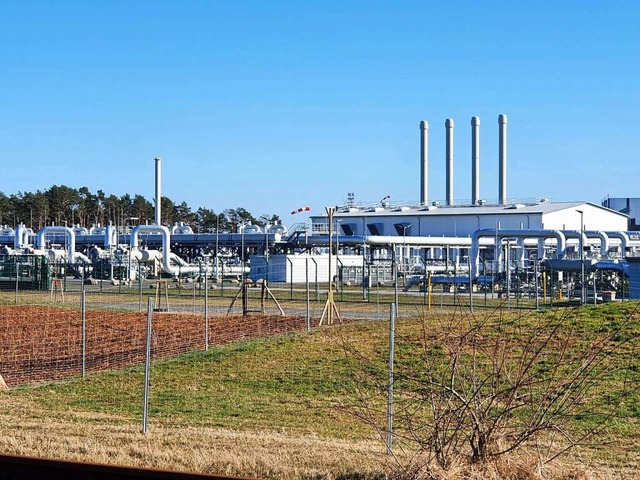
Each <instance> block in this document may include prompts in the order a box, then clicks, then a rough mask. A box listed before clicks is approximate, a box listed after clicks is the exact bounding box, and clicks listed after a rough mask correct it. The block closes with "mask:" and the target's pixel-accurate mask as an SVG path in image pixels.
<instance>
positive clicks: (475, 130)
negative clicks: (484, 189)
mask: <svg viewBox="0 0 640 480" xmlns="http://www.w3.org/2000/svg"><path fill="white" fill-rule="evenodd" d="M479 201H480V118H478V117H471V205H477V204H478V202H479Z"/></svg>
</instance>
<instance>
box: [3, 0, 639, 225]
mask: <svg viewBox="0 0 640 480" xmlns="http://www.w3.org/2000/svg"><path fill="white" fill-rule="evenodd" d="M0 40H1V41H0V165H1V171H0V179H1V181H0V191H3V192H4V193H6V194H11V193H17V192H18V191H35V190H38V189H45V188H48V187H50V186H51V185H54V184H58V185H60V184H65V185H68V186H71V187H75V188H79V187H81V186H87V187H88V188H89V189H90V190H91V191H93V192H95V191H96V190H98V189H102V190H104V191H105V192H106V193H114V194H117V195H122V194H124V193H130V194H135V193H140V194H142V195H144V196H146V197H147V198H148V199H150V200H151V199H152V198H153V191H154V179H153V175H154V162H153V158H154V157H155V156H161V157H162V158H163V159H164V163H163V173H164V178H163V193H164V194H165V195H166V196H169V197H170V198H172V199H173V200H174V201H178V202H180V201H183V200H184V201H186V202H188V203H189V204H190V205H191V206H192V207H193V208H194V209H195V208H197V207H200V206H202V207H208V208H212V209H213V210H215V211H220V210H223V209H226V208H236V207H239V206H242V207H245V208H247V209H248V210H249V211H250V212H252V213H253V214H254V215H256V216H259V215H261V214H263V213H268V214H271V213H276V214H279V215H280V216H281V217H282V219H283V221H284V222H285V224H291V223H293V221H294V220H298V219H297V218H292V217H291V215H290V211H291V210H292V209H294V208H296V207H299V206H303V205H309V206H310V207H311V208H312V211H311V213H312V214H318V213H321V212H322V211H323V207H324V206H327V205H335V204H339V203H342V202H343V201H345V200H346V196H347V193H348V192H354V193H355V195H356V200H358V201H376V200H379V199H381V198H382V197H384V196H385V195H391V197H392V200H397V201H402V200H404V201H408V202H411V201H414V202H416V201H418V200H419V196H420V193H419V186H420V182H419V122H420V120H428V121H429V123H430V180H429V190H430V192H429V197H430V198H429V199H430V200H436V199H443V198H444V197H445V186H444V143H445V142H444V121H445V119H446V118H448V117H450V118H453V119H454V121H455V124H456V129H455V166H454V171H455V187H454V197H455V198H457V199H458V198H459V199H468V198H470V196H471V194H470V144H471V141H470V135H471V133H470V131H471V130H470V118H471V116H473V115H477V116H479V117H480V120H481V127H480V129H481V142H480V144H481V153H480V162H481V182H480V196H481V198H487V199H495V198H496V197H497V188H498V186H497V185H498V179H497V141H498V125H497V117H498V114H500V113H506V114H507V115H508V118H509V134H508V137H509V148H508V162H509V164H508V165H509V166H508V192H507V194H508V197H509V198H530V197H540V196H546V197H550V198H551V199H553V200H558V201H561V200H562V201H564V200H588V201H592V202H596V203H599V202H600V200H601V198H602V197H604V196H606V195H610V196H614V197H615V196H620V197H624V196H636V197H637V196H640V192H639V191H638V184H639V181H640V163H639V162H638V152H639V151H640V89H639V88H638V84H639V81H640V2H637V1H625V0H622V1H616V2H604V1H589V0H581V1H562V2H558V1H535V2H532V1H527V2H524V1H515V2H504V1H495V2H494V1H466V2H465V1H458V2H436V1H404V2H403V1H398V2H392V1H375V0H374V1H372V0H368V1H344V0H343V1H327V0H324V1H204V0H202V1H187V0H183V1H140V0H136V1H134V2H132V1H113V0H111V1H106V0H105V1H86V0H83V1H64V0H60V1H56V2H51V1H23V2H5V3H3V5H2V14H1V15H0Z"/></svg>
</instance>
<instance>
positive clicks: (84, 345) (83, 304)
mask: <svg viewBox="0 0 640 480" xmlns="http://www.w3.org/2000/svg"><path fill="white" fill-rule="evenodd" d="M83 277H84V275H83ZM80 309H81V310H82V378H85V377H86V376H87V297H86V294H85V290H84V281H83V282H82V290H81V291H80Z"/></svg>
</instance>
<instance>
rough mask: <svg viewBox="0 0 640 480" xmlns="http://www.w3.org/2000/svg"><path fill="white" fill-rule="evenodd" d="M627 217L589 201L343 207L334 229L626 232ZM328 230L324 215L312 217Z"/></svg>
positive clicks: (431, 233) (428, 233)
mask: <svg viewBox="0 0 640 480" xmlns="http://www.w3.org/2000/svg"><path fill="white" fill-rule="evenodd" d="M581 212H582V213H581ZM627 220H628V217H627V215H625V214H623V213H620V212H617V211H615V210H611V209H609V208H605V207H602V206H600V205H596V204H593V203H590V202H549V201H540V202H537V203H514V204H510V205H475V206H474V205H462V206H434V205H431V206H418V207H408V206H387V207H383V206H382V205H380V206H377V207H358V206H353V205H352V206H345V207H339V208H338V209H337V210H336V213H335V215H334V222H335V225H334V228H337V233H338V234H339V235H347V236H403V237H442V236H445V237H469V236H471V235H472V234H473V232H474V231H476V230H481V229H495V228H498V229H521V230H542V229H546V230H573V231H576V230H578V231H579V230H581V229H584V230H591V231H593V230H599V231H605V232H609V231H616V232H618V231H626V230H627ZM311 224H312V233H326V232H327V231H328V220H327V216H326V215H318V216H312V217H311Z"/></svg>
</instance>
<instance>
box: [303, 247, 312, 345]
mask: <svg viewBox="0 0 640 480" xmlns="http://www.w3.org/2000/svg"><path fill="white" fill-rule="evenodd" d="M304 267H305V269H304V270H305V285H306V289H305V290H306V295H307V332H308V333H311V308H310V305H309V301H310V298H309V259H308V258H305V262H304Z"/></svg>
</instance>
